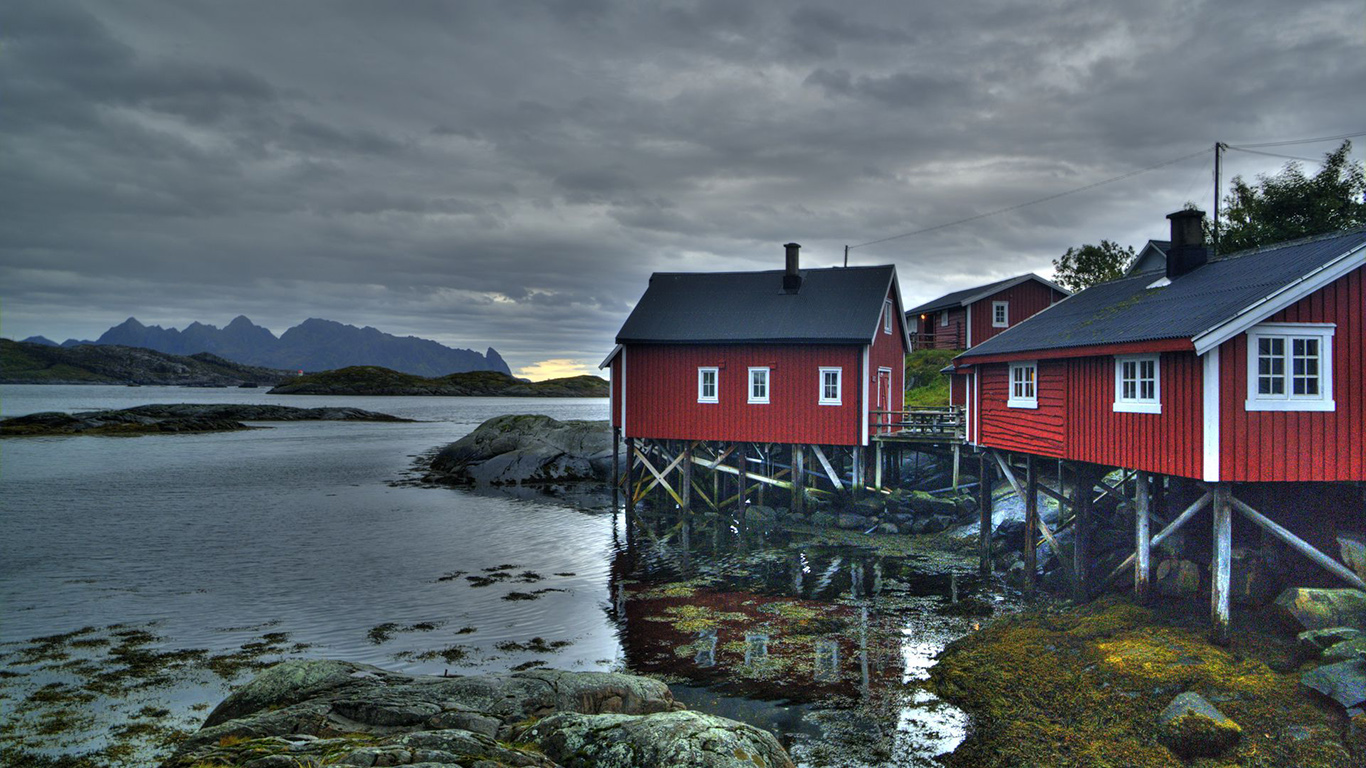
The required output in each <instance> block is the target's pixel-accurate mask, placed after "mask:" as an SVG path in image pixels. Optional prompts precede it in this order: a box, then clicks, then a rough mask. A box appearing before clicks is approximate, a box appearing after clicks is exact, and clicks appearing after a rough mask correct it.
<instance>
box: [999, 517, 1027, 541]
mask: <svg viewBox="0 0 1366 768" xmlns="http://www.w3.org/2000/svg"><path fill="white" fill-rule="evenodd" d="M1024 531H1025V524H1024V520H1017V519H1008V520H1003V521H1001V524H1000V525H998V526H996V530H994V531H992V532H991V536H992V538H995V539H1002V540H1004V541H1007V542H1015V543H1021V542H1023V541H1024Z"/></svg>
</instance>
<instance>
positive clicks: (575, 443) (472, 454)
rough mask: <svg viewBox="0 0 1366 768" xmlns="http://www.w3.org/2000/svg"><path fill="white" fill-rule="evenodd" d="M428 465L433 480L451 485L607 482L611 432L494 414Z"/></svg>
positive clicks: (603, 426) (593, 425)
mask: <svg viewBox="0 0 1366 768" xmlns="http://www.w3.org/2000/svg"><path fill="white" fill-rule="evenodd" d="M431 468H432V471H433V478H432V479H435V480H444V481H446V482H452V483H479V484H488V485H511V484H520V483H550V482H564V481H576V480H607V479H608V478H609V476H610V475H611V474H612V433H611V429H610V428H609V426H608V423H607V422H605V421H556V420H555V419H552V418H550V417H549V416H535V415H508V416H496V417H494V418H492V419H489V420H488V421H485V422H484V423H483V424H480V425H479V426H478V427H477V428H475V430H474V431H473V432H471V433H469V434H468V435H465V436H464V437H462V438H460V439H459V440H457V441H456V442H454V443H451V444H450V445H448V446H446V447H445V448H443V449H441V451H440V453H438V454H437V455H436V457H435V458H434V459H433V460H432V465H431Z"/></svg>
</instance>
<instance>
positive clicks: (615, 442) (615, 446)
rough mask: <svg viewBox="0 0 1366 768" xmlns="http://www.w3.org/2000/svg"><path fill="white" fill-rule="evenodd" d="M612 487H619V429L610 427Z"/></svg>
mask: <svg viewBox="0 0 1366 768" xmlns="http://www.w3.org/2000/svg"><path fill="white" fill-rule="evenodd" d="M612 487H613V488H619V487H621V427H612Z"/></svg>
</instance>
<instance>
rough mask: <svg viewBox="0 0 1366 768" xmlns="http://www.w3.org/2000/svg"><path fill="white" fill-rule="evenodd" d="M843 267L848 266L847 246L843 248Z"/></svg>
mask: <svg viewBox="0 0 1366 768" xmlns="http://www.w3.org/2000/svg"><path fill="white" fill-rule="evenodd" d="M844 266H846V267H847V266H849V246H847V245H846V246H844Z"/></svg>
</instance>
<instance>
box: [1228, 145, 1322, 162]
mask: <svg viewBox="0 0 1366 768" xmlns="http://www.w3.org/2000/svg"><path fill="white" fill-rule="evenodd" d="M1224 148H1225V149H1232V150H1234V151H1236V152H1247V153H1248V154H1252V155H1266V156H1267V157H1279V158H1281V159H1282V160H1298V161H1300V162H1304V163H1317V164H1319V165H1323V161H1322V160H1315V159H1313V158H1312V157H1299V156H1297V155H1282V154H1280V153H1277V152H1262V151H1260V150H1256V149H1248V148H1247V147H1239V146H1235V145H1233V144H1225V145H1224Z"/></svg>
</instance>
